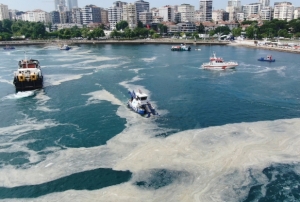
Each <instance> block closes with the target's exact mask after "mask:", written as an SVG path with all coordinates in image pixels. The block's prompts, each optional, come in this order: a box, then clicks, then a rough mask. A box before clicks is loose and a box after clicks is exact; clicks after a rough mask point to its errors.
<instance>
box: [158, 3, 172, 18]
mask: <svg viewBox="0 0 300 202" xmlns="http://www.w3.org/2000/svg"><path fill="white" fill-rule="evenodd" d="M159 16H160V17H162V18H163V21H164V22H174V21H175V12H174V8H173V7H172V6H164V7H160V8H159Z"/></svg>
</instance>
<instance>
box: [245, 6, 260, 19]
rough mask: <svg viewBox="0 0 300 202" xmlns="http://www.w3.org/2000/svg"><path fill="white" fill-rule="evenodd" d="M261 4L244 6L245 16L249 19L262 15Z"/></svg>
mask: <svg viewBox="0 0 300 202" xmlns="http://www.w3.org/2000/svg"><path fill="white" fill-rule="evenodd" d="M260 8H261V4H260V3H252V4H248V5H244V6H242V11H243V13H244V14H245V18H248V17H249V16H250V15H257V14H259V13H260Z"/></svg>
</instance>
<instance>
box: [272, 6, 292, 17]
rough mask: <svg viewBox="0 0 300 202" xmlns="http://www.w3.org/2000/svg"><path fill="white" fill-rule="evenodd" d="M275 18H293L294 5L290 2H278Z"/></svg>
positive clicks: (275, 7)
mask: <svg viewBox="0 0 300 202" xmlns="http://www.w3.org/2000/svg"><path fill="white" fill-rule="evenodd" d="M273 18H274V19H279V20H287V21H290V20H293V19H294V6H293V5H292V3H290V2H277V3H275V4H274V16H273Z"/></svg>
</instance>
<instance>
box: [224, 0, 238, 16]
mask: <svg viewBox="0 0 300 202" xmlns="http://www.w3.org/2000/svg"><path fill="white" fill-rule="evenodd" d="M226 12H228V13H229V21H236V20H237V13H241V12H242V6H241V1H240V0H229V1H228V4H227V7H226Z"/></svg>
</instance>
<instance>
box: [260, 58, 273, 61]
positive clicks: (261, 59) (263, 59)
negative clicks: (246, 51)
mask: <svg viewBox="0 0 300 202" xmlns="http://www.w3.org/2000/svg"><path fill="white" fill-rule="evenodd" d="M257 60H258V61H261V62H275V59H272V60H270V59H265V58H259V59H257Z"/></svg>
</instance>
